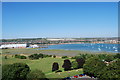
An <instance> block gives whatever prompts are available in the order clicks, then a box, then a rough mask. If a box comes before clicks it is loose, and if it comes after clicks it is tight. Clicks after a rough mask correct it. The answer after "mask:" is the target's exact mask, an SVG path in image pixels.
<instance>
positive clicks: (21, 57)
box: [15, 54, 27, 59]
mask: <svg viewBox="0 0 120 80" xmlns="http://www.w3.org/2000/svg"><path fill="white" fill-rule="evenodd" d="M15 58H19V59H27V57H26V56H23V55H22V56H21V55H18V54H16V55H15Z"/></svg>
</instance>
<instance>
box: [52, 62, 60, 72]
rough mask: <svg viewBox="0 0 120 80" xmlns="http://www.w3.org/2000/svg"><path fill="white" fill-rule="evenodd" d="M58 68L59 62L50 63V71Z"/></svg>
mask: <svg viewBox="0 0 120 80" xmlns="http://www.w3.org/2000/svg"><path fill="white" fill-rule="evenodd" d="M58 69H59V64H58V63H57V62H54V63H53V65H52V71H56V70H58Z"/></svg>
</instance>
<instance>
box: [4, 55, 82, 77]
mask: <svg viewBox="0 0 120 80" xmlns="http://www.w3.org/2000/svg"><path fill="white" fill-rule="evenodd" d="M7 57H8V59H4V55H3V56H2V63H3V65H5V64H13V63H26V64H27V65H29V67H30V69H31V70H35V69H38V70H42V72H44V73H45V75H46V77H47V78H65V77H68V76H74V75H77V74H81V73H82V69H78V70H71V71H64V70H63V68H62V64H63V61H64V59H62V58H52V57H48V58H43V59H38V60H29V59H17V58H14V57H12V55H7ZM70 60H71V61H73V60H74V59H70ZM53 62H58V64H59V70H62V72H59V73H55V72H52V64H53Z"/></svg>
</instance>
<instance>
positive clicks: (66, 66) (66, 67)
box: [62, 59, 72, 71]
mask: <svg viewBox="0 0 120 80" xmlns="http://www.w3.org/2000/svg"><path fill="white" fill-rule="evenodd" d="M71 66H72V64H71V62H70V60H69V59H66V60H64V63H63V65H62V67H63V68H64V70H65V71H68V70H71Z"/></svg>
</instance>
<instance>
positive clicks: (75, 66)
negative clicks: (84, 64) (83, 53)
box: [72, 61, 78, 69]
mask: <svg viewBox="0 0 120 80" xmlns="http://www.w3.org/2000/svg"><path fill="white" fill-rule="evenodd" d="M72 67H73V69H78V63H77V62H76V61H72Z"/></svg>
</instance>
